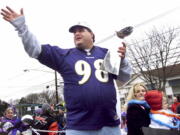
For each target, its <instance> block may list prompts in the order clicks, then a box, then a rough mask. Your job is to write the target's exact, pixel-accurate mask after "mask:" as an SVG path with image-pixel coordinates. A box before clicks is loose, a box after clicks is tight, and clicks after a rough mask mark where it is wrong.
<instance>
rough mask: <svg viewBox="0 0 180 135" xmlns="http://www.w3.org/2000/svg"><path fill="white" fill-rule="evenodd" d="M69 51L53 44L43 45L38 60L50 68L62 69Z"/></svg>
mask: <svg viewBox="0 0 180 135" xmlns="http://www.w3.org/2000/svg"><path fill="white" fill-rule="evenodd" d="M67 53H68V49H61V48H59V47H58V46H51V45H49V44H47V45H42V51H41V54H40V55H39V57H38V60H39V62H40V63H42V64H44V65H46V66H48V67H49V68H52V69H54V70H57V71H61V70H62V69H63V65H64V57H65V55H67Z"/></svg>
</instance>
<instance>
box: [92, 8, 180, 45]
mask: <svg viewBox="0 0 180 135" xmlns="http://www.w3.org/2000/svg"><path fill="white" fill-rule="evenodd" d="M177 9H180V7H176V8H173V9H170V10H168V11H166V12H164V13H161V14H159V15H157V16H154V17H152V18H150V19H148V20H145V21H143V22H141V23H139V24H136V25H134V26H133V27H134V28H138V27H140V26H142V25H145V24H147V23H149V22H152V21H154V20H157V19H159V18H162V17H164V16H166V15H168V14H170V13H172V12H174V11H176V10H177ZM116 35H117V34H116V32H115V33H113V34H112V35H110V36H108V37H106V38H104V39H102V40H100V41H98V42H96V43H95V44H96V45H97V44H100V43H103V42H105V41H107V40H109V39H111V38H113V37H114V36H116Z"/></svg>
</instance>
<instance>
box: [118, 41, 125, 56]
mask: <svg viewBox="0 0 180 135" xmlns="http://www.w3.org/2000/svg"><path fill="white" fill-rule="evenodd" d="M122 44H123V46H122V47H119V48H118V53H119V57H121V58H125V54H126V44H125V43H124V42H122Z"/></svg>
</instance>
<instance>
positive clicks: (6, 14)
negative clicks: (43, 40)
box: [1, 6, 41, 58]
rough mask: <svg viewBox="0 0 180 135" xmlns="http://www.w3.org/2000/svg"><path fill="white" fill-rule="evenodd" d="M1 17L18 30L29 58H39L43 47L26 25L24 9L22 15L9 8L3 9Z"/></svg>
mask: <svg viewBox="0 0 180 135" xmlns="http://www.w3.org/2000/svg"><path fill="white" fill-rule="evenodd" d="M1 15H2V16H3V19H4V20H6V21H8V22H10V23H11V24H12V25H13V26H14V27H15V28H16V30H17V31H18V34H19V36H20V37H21V38H22V42H23V45H24V49H25V51H26V52H27V53H28V54H29V56H30V57H33V58H38V56H39V54H40V53H41V45H40V43H39V42H38V41H37V39H36V37H35V36H34V35H33V34H32V33H31V32H30V31H29V30H28V27H27V25H26V24H25V17H24V13H23V9H21V10H20V13H17V12H15V11H14V10H12V9H11V8H10V7H8V6H7V7H6V8H5V9H1Z"/></svg>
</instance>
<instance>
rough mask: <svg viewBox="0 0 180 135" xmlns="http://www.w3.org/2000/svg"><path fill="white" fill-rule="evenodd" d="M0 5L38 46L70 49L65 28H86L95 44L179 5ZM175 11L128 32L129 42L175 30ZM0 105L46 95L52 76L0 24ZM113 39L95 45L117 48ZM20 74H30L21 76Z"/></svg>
mask: <svg viewBox="0 0 180 135" xmlns="http://www.w3.org/2000/svg"><path fill="white" fill-rule="evenodd" d="M6 5H8V6H10V7H11V8H13V9H14V10H15V11H18V12H19V10H20V8H24V13H25V17H26V23H27V25H28V27H29V29H30V30H31V31H32V32H33V33H34V34H35V35H36V36H37V39H38V40H39V41H40V43H42V44H46V43H49V44H52V45H58V46H60V47H62V48H70V47H74V43H73V40H72V37H73V36H72V34H70V33H69V32H68V29H69V27H70V26H71V25H73V24H76V23H77V22H79V21H84V22H87V23H88V24H89V26H90V27H91V29H92V30H93V32H94V33H95V35H96V41H100V40H102V39H103V38H105V37H107V36H109V35H111V34H113V33H114V31H117V30H120V29H121V28H123V27H125V26H135V25H137V24H140V23H142V22H144V21H146V20H148V19H150V18H153V17H155V16H157V15H159V14H162V13H164V12H166V11H169V10H171V9H174V8H177V6H178V5H180V2H179V0H1V1H0V8H4V7H5V6H6ZM179 15H180V9H177V10H174V11H173V12H171V13H169V14H167V15H166V16H162V17H161V18H158V19H156V20H154V21H152V22H149V23H147V24H144V25H142V26H140V27H138V28H136V29H134V32H133V34H132V35H131V36H130V37H128V38H129V39H130V38H131V39H137V40H141V39H142V38H143V36H144V32H148V31H150V30H151V29H152V27H154V26H155V27H157V28H166V27H169V26H171V27H179V26H180V17H179ZM0 37H1V39H0V46H1V49H0V62H1V68H0V99H2V100H5V101H8V100H9V99H16V98H19V97H22V96H25V95H27V94H29V93H32V92H40V91H43V90H45V89H46V85H49V83H48V82H51V83H52V81H53V79H54V74H53V73H47V72H42V71H37V70H43V71H50V69H48V68H46V67H44V66H43V65H41V64H39V63H38V62H37V60H34V59H32V58H29V56H28V55H27V54H26V53H25V51H24V49H23V46H22V43H21V40H20V38H19V37H18V35H17V32H16V31H15V30H14V28H13V27H12V26H11V24H9V23H8V22H6V21H4V20H3V19H2V16H1V18H0ZM119 44H120V40H119V39H118V38H116V37H114V38H112V39H111V40H109V41H107V42H104V43H101V44H99V46H102V47H110V46H113V45H119ZM24 69H36V71H35V70H30V71H29V72H23V70H24Z"/></svg>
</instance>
